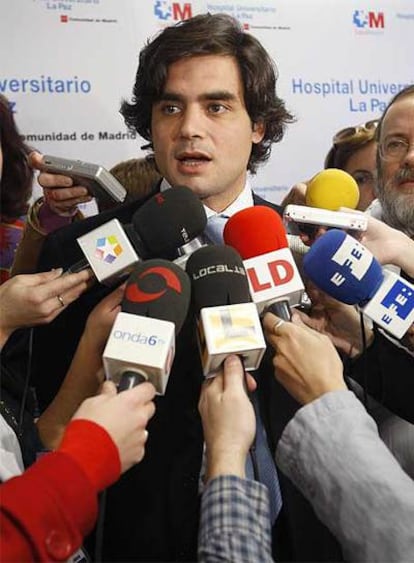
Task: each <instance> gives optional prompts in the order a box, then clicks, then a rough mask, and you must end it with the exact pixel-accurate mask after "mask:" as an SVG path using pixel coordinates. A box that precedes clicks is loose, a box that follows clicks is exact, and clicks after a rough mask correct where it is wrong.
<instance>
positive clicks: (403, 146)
mask: <svg viewBox="0 0 414 563" xmlns="http://www.w3.org/2000/svg"><path fill="white" fill-rule="evenodd" d="M410 148H414V143H411V144H410V143H409V142H408V141H407V140H406V139H404V138H402V137H389V138H388V139H385V141H382V142H381V143H380V145H379V153H380V157H381V158H382V159H383V160H399V161H401V160H403V159H404V158H405V157H406V156H407V154H408V152H409V150H410Z"/></svg>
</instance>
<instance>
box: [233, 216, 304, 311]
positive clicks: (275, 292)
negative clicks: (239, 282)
mask: <svg viewBox="0 0 414 563" xmlns="http://www.w3.org/2000/svg"><path fill="white" fill-rule="evenodd" d="M224 240H225V242H226V244H229V245H231V246H233V247H234V248H235V249H236V250H237V251H238V252H239V253H240V255H241V257H242V258H243V265H244V267H245V268H246V272H247V276H248V280H249V286H250V292H251V295H252V298H253V301H254V303H255V304H256V306H257V309H258V311H259V314H261V313H262V312H263V311H264V310H265V309H266V308H267V307H269V306H273V305H275V308H277V306H278V304H279V305H280V310H278V311H277V312H278V314H279V316H280V315H281V311H283V310H285V309H289V307H294V306H297V305H299V303H300V302H301V299H302V296H303V294H304V290H305V287H304V285H303V282H302V279H301V277H300V274H299V270H298V268H297V266H296V263H295V260H294V258H293V255H292V253H291V251H290V250H289V248H288V240H287V236H286V232H285V229H284V227H283V222H282V219H281V218H280V217H279V215H278V214H277V213H276V211H274V210H273V209H270V208H269V207H266V206H260V205H256V206H254V207H249V208H247V209H243V210H242V211H239V212H237V213H235V214H234V215H233V216H232V217H230V219H229V220H228V221H227V224H226V226H225V228H224ZM282 305H284V307H282ZM287 316H288V317H290V313H289V312H288V313H287ZM287 320H288V319H287Z"/></svg>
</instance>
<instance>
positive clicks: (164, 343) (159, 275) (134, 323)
mask: <svg viewBox="0 0 414 563" xmlns="http://www.w3.org/2000/svg"><path fill="white" fill-rule="evenodd" d="M190 290H191V284H190V280H189V277H188V275H187V274H186V273H185V272H184V271H183V270H182V269H181V268H180V267H179V266H176V265H175V264H173V263H171V262H168V261H167V260H163V259H152V260H146V261H145V262H141V263H139V264H138V265H137V266H136V267H135V269H134V271H133V272H132V274H131V275H130V277H129V279H128V281H127V284H126V287H125V292H124V298H123V300H122V304H121V312H120V313H118V315H117V316H116V319H115V322H114V325H113V327H112V329H111V334H110V336H109V338H108V341H107V343H106V346H105V350H104V353H103V365H104V371H105V375H106V378H107V379H111V380H112V381H114V382H115V383H116V384H117V385H118V389H119V390H122V389H125V388H129V387H132V386H134V385H136V384H138V383H140V382H142V381H144V380H145V381H147V380H148V381H150V382H151V383H152V384H153V385H154V387H155V389H156V391H157V393H158V394H160V395H164V393H165V390H166V387H167V382H168V377H169V374H170V370H171V365H172V362H173V360H174V354H175V337H176V335H177V334H178V333H179V332H180V330H181V327H182V325H183V323H184V320H185V318H186V316H187V312H188V308H189V304H190V294H191V293H190Z"/></svg>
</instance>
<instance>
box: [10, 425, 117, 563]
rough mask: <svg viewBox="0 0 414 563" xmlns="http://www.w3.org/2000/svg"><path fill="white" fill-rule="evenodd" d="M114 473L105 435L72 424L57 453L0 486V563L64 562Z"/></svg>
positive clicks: (110, 445)
mask: <svg viewBox="0 0 414 563" xmlns="http://www.w3.org/2000/svg"><path fill="white" fill-rule="evenodd" d="M85 436H87V440H85V439H84V437H85ZM119 474H120V461H119V455H118V450H117V448H116V446H115V444H114V442H113V441H112V439H111V438H110V436H109V434H107V432H106V431H105V430H104V429H103V428H102V427H100V426H98V425H97V424H95V423H93V422H90V421H86V420H76V421H74V422H71V423H70V424H69V426H68V429H67V433H66V434H65V437H64V439H63V441H62V447H61V448H59V450H58V451H56V452H51V453H48V454H46V455H44V456H43V457H42V458H40V459H39V461H37V462H36V463H35V464H34V465H32V466H31V467H30V468H29V469H27V470H26V471H25V472H24V473H23V475H20V476H19V477H14V478H12V479H9V480H8V481H7V482H6V483H4V484H2V485H1V486H0V506H1V510H0V530H1V544H0V559H1V561H7V562H8V563H9V562H14V561H16V562H17V561H18V562H22V561H65V560H66V559H68V557H69V556H70V555H72V554H73V553H74V552H75V551H76V550H77V549H79V547H80V546H81V544H82V541H83V537H84V536H85V535H86V534H88V533H89V532H90V531H91V529H92V527H93V525H94V523H95V520H96V516H97V494H98V492H99V490H101V488H103V486H107V485H109V484H111V483H113V482H114V481H115V480H116V479H117V478H118V477H119Z"/></svg>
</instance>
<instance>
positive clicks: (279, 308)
mask: <svg viewBox="0 0 414 563" xmlns="http://www.w3.org/2000/svg"><path fill="white" fill-rule="evenodd" d="M267 312H269V313H273V314H274V315H277V316H278V317H280V318H281V319H283V320H284V321H290V320H292V311H291V310H290V305H289V301H287V300H284V301H275V302H274V303H271V304H270V305H268V306H267V307H266V308H265V310H264V311H263V314H264V313H267Z"/></svg>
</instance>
